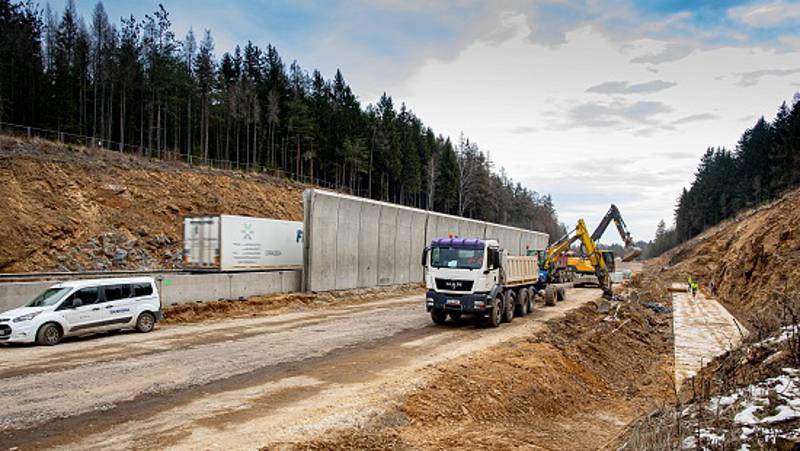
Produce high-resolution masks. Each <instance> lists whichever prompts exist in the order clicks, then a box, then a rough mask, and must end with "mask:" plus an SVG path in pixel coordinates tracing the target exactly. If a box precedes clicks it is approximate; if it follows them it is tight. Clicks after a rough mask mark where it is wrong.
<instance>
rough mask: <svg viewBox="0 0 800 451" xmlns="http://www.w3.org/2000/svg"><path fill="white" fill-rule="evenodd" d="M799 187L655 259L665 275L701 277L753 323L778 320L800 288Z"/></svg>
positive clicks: (763, 326)
mask: <svg viewBox="0 0 800 451" xmlns="http://www.w3.org/2000/svg"><path fill="white" fill-rule="evenodd" d="M798 207H800V190H795V191H792V192H790V193H788V194H786V195H785V196H783V197H782V198H781V199H779V200H777V201H775V202H772V203H770V204H768V205H765V206H762V207H760V208H757V209H755V210H752V211H749V212H746V213H743V214H741V215H740V216H738V217H737V218H735V219H732V220H730V221H726V222H724V223H722V224H720V225H718V226H716V227H714V228H712V229H709V230H707V231H706V232H704V233H703V234H701V235H700V236H698V237H696V238H694V239H692V240H689V241H687V242H686V243H683V244H682V245H680V246H678V247H677V248H675V249H673V250H671V251H669V252H667V253H666V254H665V255H663V256H661V257H660V258H658V259H656V261H655V262H652V263H651V264H652V265H654V266H651V267H650V268H649V269H650V270H652V271H655V272H659V271H660V272H661V274H660V275H659V278H661V279H662V280H668V279H672V280H674V281H685V280H686V277H687V276H688V275H691V276H692V277H694V278H696V279H699V281H700V283H701V285H702V288H703V289H705V290H708V291H710V292H711V294H712V295H713V297H715V298H717V299H719V300H720V301H722V302H723V303H724V304H725V306H726V307H727V308H728V309H729V310H731V311H732V313H733V314H734V315H735V316H737V318H738V319H739V320H741V321H744V322H745V324H747V325H748V326H750V328H751V330H752V329H764V330H768V329H769V328H770V327H771V326H774V325H776V324H778V323H779V320H778V318H777V317H778V316H780V315H781V314H782V311H783V310H784V304H785V295H786V294H788V293H791V292H793V291H797V290H798V289H799V288H800V208H798Z"/></svg>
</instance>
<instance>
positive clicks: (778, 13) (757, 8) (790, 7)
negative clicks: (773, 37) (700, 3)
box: [728, 1, 800, 27]
mask: <svg viewBox="0 0 800 451" xmlns="http://www.w3.org/2000/svg"><path fill="white" fill-rule="evenodd" d="M728 15H729V16H730V17H732V18H733V19H735V20H737V21H739V22H741V23H744V24H746V25H750V26H752V27H774V26H777V25H782V24H787V23H795V22H797V21H798V20H800V3H797V2H785V1H774V2H766V3H756V4H754V5H745V6H738V7H735V8H731V9H730V10H728Z"/></svg>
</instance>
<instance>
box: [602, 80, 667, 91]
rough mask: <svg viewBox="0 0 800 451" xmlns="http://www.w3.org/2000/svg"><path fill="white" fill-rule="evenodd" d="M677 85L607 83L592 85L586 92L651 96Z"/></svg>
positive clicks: (655, 82)
mask: <svg viewBox="0 0 800 451" xmlns="http://www.w3.org/2000/svg"><path fill="white" fill-rule="evenodd" d="M675 85H677V83H675V82H673V81H664V80H653V81H648V82H645V83H634V84H631V83H630V82H628V81H607V82H605V83H600V84H599V85H594V86H592V87H591V88H589V89H587V90H586V92H593V93H597V94H651V93H654V92H658V91H663V90H665V89H669V88H671V87H673V86H675Z"/></svg>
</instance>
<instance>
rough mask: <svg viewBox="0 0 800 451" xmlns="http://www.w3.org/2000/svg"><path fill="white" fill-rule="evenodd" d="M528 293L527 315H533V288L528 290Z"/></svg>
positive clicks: (534, 295)
mask: <svg viewBox="0 0 800 451" xmlns="http://www.w3.org/2000/svg"><path fill="white" fill-rule="evenodd" d="M527 291H528V314H531V313H533V307H534V304H535V302H534V301H533V298H534V297H536V291H535V290H534V289H533V288H530V289H528V290H527Z"/></svg>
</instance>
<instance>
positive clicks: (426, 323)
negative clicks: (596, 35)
mask: <svg viewBox="0 0 800 451" xmlns="http://www.w3.org/2000/svg"><path fill="white" fill-rule="evenodd" d="M567 296H568V300H567V301H565V302H563V303H560V304H558V305H557V306H555V307H541V308H539V309H537V311H536V312H535V313H534V314H533V315H531V316H528V317H526V318H517V319H516V320H515V321H514V322H513V323H512V324H510V325H508V324H504V325H502V326H501V327H500V328H498V329H487V328H483V327H478V326H477V325H476V324H474V323H473V322H470V321H463V322H460V323H453V324H447V325H445V326H435V325H433V324H432V323H431V321H430V318H429V317H428V315H427V314H426V313H425V311H424V307H423V302H424V297H423V296H422V293H421V292H418V293H415V294H413V295H404V296H400V297H391V298H386V299H379V300H371V301H370V300H366V301H363V302H359V303H356V304H351V305H341V306H339V305H330V306H327V307H325V308H319V309H308V310H304V311H298V312H294V313H284V314H281V315H267V316H257V317H251V318H237V319H228V320H210V321H206V322H202V323H197V324H186V325H177V326H162V327H160V328H159V329H158V330H157V331H155V332H154V333H152V334H150V335H146V336H143V335H139V334H133V333H119V334H112V335H106V336H99V337H90V338H83V339H72V340H67V342H66V343H63V344H62V345H59V346H57V347H55V348H43V347H0V355H2V359H0V378H1V379H2V383H0V404H2V405H4V406H6V407H5V408H4V410H3V411H2V413H0V429H2V434H1V435H0V440H2V442H3V444H4V446H9V447H13V446H17V447H19V448H20V449H32V448H42V447H53V446H60V447H64V448H67V449H99V448H103V449H130V448H144V447H146V448H153V447H156V448H163V447H174V448H182V449H196V448H205V449H216V448H225V449H242V448H244V449H248V448H256V447H267V448H272V447H285V446H289V447H318V446H319V445H320V444H324V446H325V447H327V446H328V445H334V444H336V445H337V446H338V445H342V446H351V445H352V446H357V445H358V444H359V443H361V442H360V440H361V439H362V438H363V437H364V435H363V433H362V431H364V430H370V431H372V430H373V427H374V425H375V424H379V425H382V426H386V427H389V429H387V431H386V432H385V433H384V432H376V434H378V435H373V433H372V432H370V433H369V435H368V436H367V437H369V440H370V442H372V443H376V444H380V443H387V440H394V438H393V437H395V433H396V434H397V437H398V440H400V441H401V442H402V443H403V444H407V445H409V446H412V447H413V446H417V445H418V446H428V445H430V446H451V445H452V446H459V444H461V445H464V446H466V445H467V444H468V443H470V441H465V439H463V438H459V437H461V436H462V435H464V434H466V437H470V436H472V437H473V439H474V438H475V436H474V435H475V432H474V431H473V432H470V431H471V430H473V429H474V428H475V426H476V425H481V426H482V427H485V423H487V422H488V423H494V425H490V426H489V429H490V430H491V431H493V432H491V433H490V434H489V435H487V436H486V437H487V439H486V440H487V441H484V442H478V443H481V444H485V445H487V446H488V445H489V444H490V443H491V442H490V441H489V440H490V439H489V438H488V437H500V431H502V430H505V431H507V433H506V434H505V435H504V436H505V438H503V439H502V441H498V442H496V443H497V444H501V445H502V444H505V445H509V446H510V445H511V444H514V443H523V442H522V441H523V440H529V441H527V442H524V443H551V444H560V443H566V442H565V440H566V439H567V437H568V436H570V435H574V434H575V433H578V432H580V431H588V430H590V429H591V430H595V431H602V432H599V433H601V434H602V437H603V438H604V439H608V440H613V437H614V435H615V433H617V432H619V431H620V430H621V429H622V428H623V427H624V425H625V424H626V422H628V421H629V419H631V418H632V417H634V416H636V415H638V414H639V413H641V411H643V410H646V409H647V408H649V404H651V402H652V401H651V400H652V399H657V398H659V397H662V396H663V394H662V393H660V391H659V390H657V389H656V387H658V386H660V378H661V374H662V373H664V374H666V373H669V372H670V371H671V370H667V367H668V366H669V364H668V363H667V362H666V361H661V360H660V359H659V358H654V357H653V355H661V354H663V353H662V351H663V350H664V349H667V348H670V346H671V343H669V341H668V339H666V338H664V337H662V336H661V332H662V329H663V328H664V327H667V326H665V324H668V323H669V319H668V317H664V316H658V315H657V316H653V315H650V314H649V313H647V312H649V311H646V312H642V311H639V310H631V311H630V312H629V311H628V310H627V308H623V309H620V311H619V312H618V315H617V318H616V319H612V320H608V321H606V320H605V318H606V317H607V315H606V314H599V313H595V312H594V308H595V307H594V305H593V302H597V301H598V300H599V299H598V297H599V290H597V289H590V288H585V289H569V290H568V293H567ZM587 305H588V307H587ZM637 348H638V349H639V351H636V349H637ZM628 349H633V350H634V351H630V352H629V351H628ZM643 353H647V355H648V358H647V359H643V358H641V356H642V355H643ZM654 353H655V354H654ZM498 370H501V371H502V373H503V374H505V375H506V376H504V377H498V376H497V374H498ZM625 374H628V376H625ZM630 375H636V379H637V380H638V382H637V383H634V381H632V380H631V376H630ZM470 378H472V379H471V380H470ZM506 383H507V384H508V385H505V384H506ZM481 406H483V407H481ZM465 411H466V412H465ZM450 415H456V417H457V420H456V421H455V426H456V427H455V428H454V429H451V428H450V427H449V424H450V423H449V422H448V421H447V419H448V418H449V417H450ZM557 419H558V421H556V420H557ZM523 420H524V421H523ZM525 422H528V423H529V425H528V426H525V427H524V428H523V429H517V427H516V426H512V424H513V425H515V424H517V423H521V424H525ZM534 425H536V427H533V426H534ZM543 425H546V426H545V427H544V428H543V427H542V426H543ZM595 426H596V427H595ZM417 427H419V428H420V429H419V431H420V434H416V433H415V429H414V428H417ZM365 428H366V429H365ZM395 428H397V429H395ZM404 428H407V429H404ZM379 431H380V430H379ZM570 431H572V432H570ZM533 432H535V433H533ZM326 433H333V434H335V435H334V437H338V439H337V440H335V441H330V436H327V435H326ZM529 433H533V434H532V435H530V437H528V436H529ZM597 433H598V432H595V434H597ZM405 434H412V435H405ZM578 435H580V434H578ZM588 435H589V434H586V437H585V438H586V440H588ZM326 437H327V438H326ZM409 437H413V440H412V439H411V438H409ZM525 437H528V438H525ZM587 443H588V442H587Z"/></svg>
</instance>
